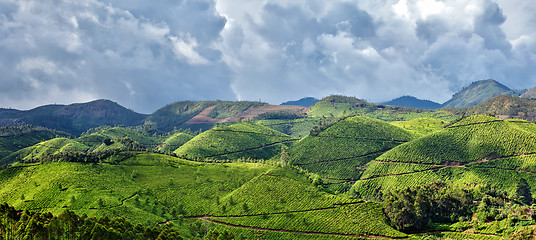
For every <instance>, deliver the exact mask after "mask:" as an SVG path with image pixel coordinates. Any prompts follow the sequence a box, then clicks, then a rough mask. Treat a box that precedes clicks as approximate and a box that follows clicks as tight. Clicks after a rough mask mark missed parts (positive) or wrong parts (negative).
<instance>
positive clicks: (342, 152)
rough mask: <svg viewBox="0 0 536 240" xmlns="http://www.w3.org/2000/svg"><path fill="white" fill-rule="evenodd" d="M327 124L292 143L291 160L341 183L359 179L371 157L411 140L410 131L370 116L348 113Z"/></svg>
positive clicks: (329, 179) (289, 154) (325, 178)
mask: <svg viewBox="0 0 536 240" xmlns="http://www.w3.org/2000/svg"><path fill="white" fill-rule="evenodd" d="M324 128H325V129H323V130H317V133H315V132H313V133H312V134H311V135H309V136H307V137H305V138H303V139H302V140H300V141H298V142H296V143H295V144H294V145H292V146H291V147H290V149H289V150H288V159H289V160H288V163H290V164H292V165H295V166H299V167H301V168H303V169H306V170H307V171H309V172H312V173H316V174H318V175H320V177H322V178H324V180H328V182H330V183H334V184H340V185H341V186H343V185H345V184H348V183H349V182H352V181H354V180H356V179H359V176H360V175H361V172H362V170H361V167H362V166H364V165H365V164H366V163H368V162H369V161H370V160H372V159H374V158H376V157H378V156H379V155H380V154H381V153H383V152H385V151H387V150H389V149H391V148H393V147H396V146H398V145H399V144H401V143H404V142H407V141H409V140H411V134H410V133H409V132H408V131H406V130H404V129H401V128H399V127H396V126H393V125H390V124H389V123H386V122H383V121H380V120H375V119H371V118H368V117H360V116H356V117H348V118H344V119H342V120H340V121H338V122H336V123H334V124H333V125H331V126H329V125H328V126H325V127H324Z"/></svg>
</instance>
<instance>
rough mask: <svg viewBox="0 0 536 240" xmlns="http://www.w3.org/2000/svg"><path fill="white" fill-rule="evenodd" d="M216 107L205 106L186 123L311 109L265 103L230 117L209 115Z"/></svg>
mask: <svg viewBox="0 0 536 240" xmlns="http://www.w3.org/2000/svg"><path fill="white" fill-rule="evenodd" d="M215 107H216V105H213V106H210V107H208V108H205V109H204V110H203V111H201V112H200V113H199V114H197V115H196V116H194V117H193V118H191V119H190V120H188V121H187V122H186V124H188V125H195V124H216V123H228V122H238V121H241V120H249V119H253V118H255V117H257V116H259V115H260V114H263V113H267V112H276V111H281V110H286V111H293V112H296V113H307V112H308V111H309V108H306V107H300V106H291V105H264V106H258V107H249V108H248V109H246V110H245V111H243V112H240V113H238V114H236V115H235V116H233V117H229V118H211V117H209V116H208V115H209V114H210V112H212V110H214V108H215Z"/></svg>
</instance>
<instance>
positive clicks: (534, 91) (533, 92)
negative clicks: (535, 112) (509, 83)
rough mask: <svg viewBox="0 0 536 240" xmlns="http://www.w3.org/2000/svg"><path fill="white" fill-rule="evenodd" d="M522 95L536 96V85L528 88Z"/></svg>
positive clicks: (525, 96)
mask: <svg viewBox="0 0 536 240" xmlns="http://www.w3.org/2000/svg"><path fill="white" fill-rule="evenodd" d="M520 97H522V98H536V87H534V88H531V89H529V90H527V91H526V92H525V93H523V94H522V95H521V96H520Z"/></svg>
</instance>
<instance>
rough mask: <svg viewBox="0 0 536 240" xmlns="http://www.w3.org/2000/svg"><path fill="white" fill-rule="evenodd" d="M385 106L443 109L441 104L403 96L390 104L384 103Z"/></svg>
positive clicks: (389, 102)
mask: <svg viewBox="0 0 536 240" xmlns="http://www.w3.org/2000/svg"><path fill="white" fill-rule="evenodd" d="M382 104H384V105H391V106H399V107H409V108H421V109H438V108H441V104H439V103H436V102H432V101H430V100H422V99H418V98H416V97H413V96H402V97H399V98H396V99H393V100H391V101H388V102H384V103H382Z"/></svg>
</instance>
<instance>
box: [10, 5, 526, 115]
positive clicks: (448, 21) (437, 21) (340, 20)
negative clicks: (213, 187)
mask: <svg viewBox="0 0 536 240" xmlns="http://www.w3.org/2000/svg"><path fill="white" fill-rule="evenodd" d="M535 12H536V4H534V3H533V1H527V0H377V1H368V0H330V1H325V0H308V1H306V0H287V1H285V0H269V1H268V0H248V1H243V0H193V1H191V0H159V1H147V0H129V1H124V0H0V84H1V85H0V86H1V87H0V107H12V108H18V109H29V108H33V107H36V106H39V105H43V104H51V103H63V104H65V103H73V102H86V101H91V100H94V99H100V98H105V99H111V100H113V101H116V102H118V103H120V104H121V105H123V106H126V107H129V108H132V109H134V110H136V111H139V112H143V113H151V112H153V111H154V110H156V109H158V108H160V107H162V106H164V105H166V104H168V103H171V102H175V101H181V100H214V99H220V100H262V101H265V102H269V103H273V104H279V103H281V102H283V101H287V100H296V99H299V98H301V97H305V96H313V97H317V98H321V97H324V96H327V95H330V94H343V95H347V96H356V97H358V98H362V99H367V100H369V101H372V102H382V101H386V100H390V99H393V98H396V97H399V96H402V95H413V96H416V97H419V98H424V99H430V100H434V101H437V102H440V103H442V102H444V101H446V100H448V99H449V98H450V96H451V95H452V94H453V93H454V92H456V91H458V90H459V89H461V88H462V87H463V86H466V85H468V84H470V83H471V82H473V81H476V80H480V79H488V78H493V79H496V80H498V81H499V82H502V83H503V84H505V85H507V86H509V87H511V88H516V89H522V88H531V87H534V86H536V65H535V63H536V15H535V14H534V13H535Z"/></svg>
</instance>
